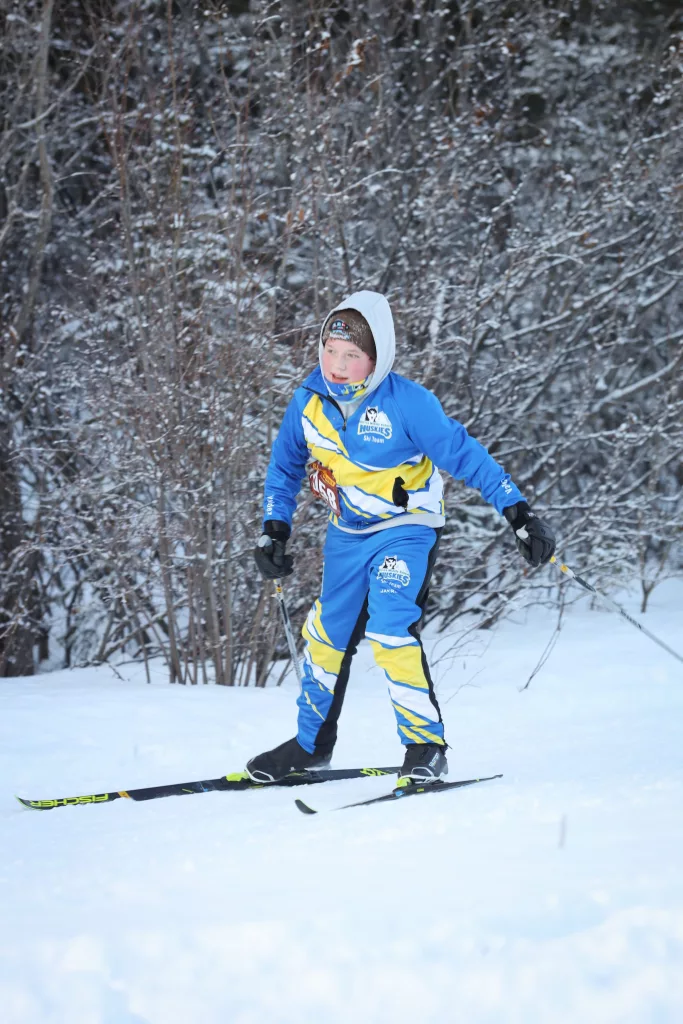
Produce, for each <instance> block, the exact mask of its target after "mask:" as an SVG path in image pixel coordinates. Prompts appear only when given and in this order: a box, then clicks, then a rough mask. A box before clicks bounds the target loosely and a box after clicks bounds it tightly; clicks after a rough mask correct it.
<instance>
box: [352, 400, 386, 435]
mask: <svg viewBox="0 0 683 1024" xmlns="http://www.w3.org/2000/svg"><path fill="white" fill-rule="evenodd" d="M392 429H393V428H392V426H391V420H390V419H389V417H388V416H387V414H386V413H384V412H381V411H380V410H379V409H378V408H377V406H376V405H369V406H368V407H367V409H366V410H365V412H364V413H363V415H362V416H361V418H360V423H359V424H358V433H359V434H369V435H374V436H375V437H386V438H387V439H388V438H390V437H391V434H392Z"/></svg>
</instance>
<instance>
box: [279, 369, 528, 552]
mask: <svg viewBox="0 0 683 1024" xmlns="http://www.w3.org/2000/svg"><path fill="white" fill-rule="evenodd" d="M311 460H313V461H315V462H318V463H320V464H322V465H323V466H324V467H326V469H328V470H330V471H331V473H332V474H333V476H334V479H335V481H336V484H337V490H338V494H339V505H340V509H341V514H340V515H337V514H335V513H334V512H333V511H332V510H330V521H331V522H332V523H333V524H334V525H335V526H338V527H340V528H342V529H346V530H350V531H353V532H356V531H359V532H360V531H367V530H376V529H383V528H386V527H387V526H389V525H391V526H394V525H396V526H398V525H405V524H407V523H409V522H414V523H415V524H416V525H417V524H419V523H423V524H425V525H431V526H442V525H443V523H444V522H445V518H444V504H443V482H442V479H441V475H440V473H439V469H444V470H446V472H448V473H450V475H451V476H453V477H455V478H456V479H458V480H464V482H465V483H466V484H467V485H468V486H469V487H476V488H477V489H478V490H479V491H480V492H481V494H482V497H483V498H484V499H485V500H486V501H488V502H489V503H490V504H491V505H493V506H494V508H496V509H497V511H498V512H502V511H503V509H504V508H506V507H507V506H508V505H514V504H515V503H516V502H517V501H523V500H524V499H523V497H522V495H521V493H520V492H519V490H518V489H517V487H516V486H515V485H514V484H513V483H512V481H511V479H510V477H509V475H508V474H507V473H505V472H504V470H503V469H502V467H501V466H500V465H499V464H498V463H497V462H496V461H495V459H493V458H492V457H491V456H490V455H489V453H488V452H487V450H486V448H484V446H483V445H482V444H480V443H479V441H476V440H475V439H474V438H473V437H470V435H469V434H468V433H467V431H466V430H465V428H464V427H463V425H462V424H461V423H458V421H457V420H453V419H450V418H449V417H448V416H446V414H445V413H444V411H443V409H442V408H441V403H440V402H439V400H438V399H437V398H436V396H435V395H433V394H432V393H431V391H428V390H427V389H426V388H423V387H422V386H421V385H420V384H417V383H415V382H414V381H410V380H407V379H406V378H405V377H401V376H399V375H398V374H396V373H389V374H388V375H387V376H386V377H385V378H384V380H383V381H382V382H381V383H380V384H379V386H378V387H377V388H375V389H374V390H373V391H372V392H371V393H370V394H368V395H366V396H364V398H363V399H362V400H361V402H360V405H359V406H358V407H357V408H356V410H355V411H354V412H353V413H352V414H351V415H350V416H349V417H348V420H345V419H344V416H343V414H342V411H341V408H340V406H339V405H338V404H337V403H336V402H335V401H334V399H333V398H332V397H331V396H330V395H329V394H328V393H327V389H326V386H325V380H324V377H323V375H322V372H321V370H320V369H316V370H314V371H313V373H311V374H310V376H309V377H307V378H306V380H305V381H304V383H303V384H302V385H301V386H300V387H298V388H297V389H296V391H295V392H294V396H293V398H292V400H291V402H290V403H289V406H288V407H287V411H286V412H285V415H284V419H283V421H282V426H281V427H280V432H279V434H278V436H277V439H276V440H275V443H274V445H273V450H272V455H271V459H270V465H269V467H268V474H267V476H266V486H265V500H264V512H265V516H264V521H265V520H267V519H280V520H283V521H284V522H286V523H289V524H290V525H291V522H292V514H293V512H294V509H295V508H296V497H297V494H298V492H299V489H300V487H301V483H302V480H303V478H304V477H305V475H306V466H307V463H309V462H310V461H311ZM397 480H400V484H399V485H398V487H399V488H400V489H398V490H397V489H396V488H397V483H396V482H397ZM406 496H407V500H406ZM397 499H398V500H400V504H396V503H395V502H396V501H397Z"/></svg>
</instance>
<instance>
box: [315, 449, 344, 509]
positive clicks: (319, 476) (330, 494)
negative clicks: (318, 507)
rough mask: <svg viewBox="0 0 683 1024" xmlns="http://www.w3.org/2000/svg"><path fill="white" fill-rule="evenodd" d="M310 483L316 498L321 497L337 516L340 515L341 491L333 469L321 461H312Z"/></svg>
mask: <svg viewBox="0 0 683 1024" xmlns="http://www.w3.org/2000/svg"><path fill="white" fill-rule="evenodd" d="M308 483H309V485H310V488H311V490H312V492H313V494H315V496H316V498H320V500H321V501H324V502H325V504H326V505H327V506H328V507H329V508H331V509H332V511H333V512H334V514H335V515H336V516H340V515H341V505H340V503H339V491H338V490H337V481H336V480H335V479H334V476H333V474H332V471H331V470H329V469H326V467H325V466H323V464H322V463H321V462H312V463H311V466H310V468H309V471H308Z"/></svg>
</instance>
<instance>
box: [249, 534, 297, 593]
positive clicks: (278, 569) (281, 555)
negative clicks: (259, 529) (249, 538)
mask: <svg viewBox="0 0 683 1024" xmlns="http://www.w3.org/2000/svg"><path fill="white" fill-rule="evenodd" d="M290 532H291V531H290V528H289V526H288V524H287V523H283V522H281V521H280V520H279V519H269V520H268V521H267V522H266V523H265V524H264V526H263V535H262V536H261V538H260V540H259V542H258V544H257V545H256V547H255V548H254V559H255V561H256V565H257V566H258V570H259V572H260V573H261V575H262V576H263V578H264V580H279V579H282V577H283V576H291V574H292V573H293V572H294V559H293V558H292V556H291V555H288V554H286V553H285V549H286V545H287V541H288V540H289V534H290Z"/></svg>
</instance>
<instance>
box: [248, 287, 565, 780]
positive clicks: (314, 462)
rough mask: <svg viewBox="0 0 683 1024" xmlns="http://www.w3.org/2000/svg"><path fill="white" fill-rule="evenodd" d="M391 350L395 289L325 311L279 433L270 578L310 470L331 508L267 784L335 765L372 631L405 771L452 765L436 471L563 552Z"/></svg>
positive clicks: (284, 559)
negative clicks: (287, 727) (284, 735)
mask: <svg viewBox="0 0 683 1024" xmlns="http://www.w3.org/2000/svg"><path fill="white" fill-rule="evenodd" d="M394 355H395V338H394V322H393V318H392V315H391V310H390V308H389V303H388V302H387V300H386V298H385V297H384V296H383V295H380V294H379V293H378V292H371V291H360V292H356V293H354V294H353V295H350V296H349V297H348V298H347V299H345V300H344V301H343V302H342V303H341V304H340V305H339V306H337V307H336V308H335V309H333V310H332V312H331V313H330V314H329V316H328V317H327V318H326V320H325V322H324V324H323V327H322V330H321V333H320V346H319V358H320V366H319V368H317V369H315V370H314V371H313V373H311V374H310V376H309V377H307V378H306V380H305V381H304V382H303V384H302V385H301V386H300V387H298V388H297V390H296V391H295V392H294V396H293V398H292V400H291V402H290V403H289V406H288V407H287V410H286V412H285V415H284V419H283V421H282V426H281V428H280V431H279V434H278V436H277V439H276V440H275V443H274V444H273V449H272V455H271V459H270V465H269V467H268V474H267V476H266V485H265V499H264V510H265V515H264V523H263V535H262V537H261V539H260V540H259V543H258V546H257V547H256V550H255V559H256V564H257V566H258V568H259V570H260V572H261V574H262V575H263V576H264V578H265V579H268V580H273V579H279V578H281V577H283V576H288V575H289V574H290V573H291V572H292V571H293V569H292V564H293V559H292V556H291V555H290V554H287V553H286V544H287V541H288V539H289V535H290V532H291V522H292V514H293V512H294V509H295V508H296V497H297V494H298V491H299V488H300V486H301V482H302V480H303V478H304V477H305V475H306V472H308V477H309V483H310V487H311V489H312V491H313V492H314V493H315V494H316V496H317V497H318V498H320V500H322V501H323V502H324V503H325V504H326V505H327V506H328V509H329V526H328V529H327V537H326V540H325V546H324V549H323V558H324V571H323V580H322V588H321V594H320V597H319V598H318V599H317V600H316V602H315V603H314V605H313V607H312V608H311V611H310V613H309V615H308V618H307V620H306V623H305V625H304V627H303V637H304V639H305V641H306V648H305V657H304V667H303V685H302V690H301V694H300V696H299V698H298V701H297V704H298V706H299V715H298V732H297V735H296V737H294V738H293V739H291V740H287V741H286V742H285V743H282V744H281V745H280V746H279V747H276V748H275V749H274V750H269V751H266V752H265V753H263V754H259V755H258V756H257V757H254V758H252V759H251V761H249V762H248V764H247V772H248V773H249V775H250V776H251V778H252V779H254V780H255V781H258V782H275V781H277V780H279V779H281V778H283V777H284V776H285V775H287V774H288V773H289V772H290V771H304V770H307V769H314V768H321V767H324V766H326V765H327V764H329V762H330V758H331V755H332V750H333V747H334V744H335V741H336V739H337V720H338V718H339V713H340V711H341V706H342V701H343V699H344V693H345V691H346V684H347V682H348V678H349V670H350V666H351V659H352V657H353V655H354V654H355V652H356V649H357V646H358V643H359V641H360V640H361V639H362V637H363V635H365V636H366V637H367V638H368V640H369V641H370V644H371V646H372V650H373V654H374V656H375V661H376V662H377V664H378V665H379V666H380V667H381V668H382V669H383V670H384V673H385V675H386V678H387V682H388V686H389V695H390V697H391V702H392V704H393V708H394V712H395V714H396V722H397V726H398V734H399V737H400V739H401V742H402V743H403V744H404V745H405V760H404V762H403V767H402V770H401V775H400V777H399V778H400V779H404V780H409V781H408V784H410V782H411V781H414V782H420V783H425V782H434V781H437V780H438V779H439V778H440V777H441V776H442V775H444V774H446V772H447V771H448V768H447V762H446V757H445V750H446V747H447V745H446V741H445V738H444V728H443V722H442V719H441V712H440V710H439V705H438V704H437V701H436V697H435V694H434V687H433V684H432V680H431V677H430V674H429V668H428V665H427V661H426V658H425V654H424V651H423V649H422V645H421V642H420V636H419V632H418V626H419V622H420V618H421V616H422V612H423V609H424V606H425V603H426V600H427V594H428V587H429V579H430V576H431V574H432V569H433V567H434V561H435V559H436V553H437V548H438V545H439V537H440V534H441V531H442V528H443V525H444V523H445V518H444V502H443V483H442V479H441V476H440V474H439V469H444V470H446V471H447V472H448V473H450V474H451V476H453V477H456V478H457V479H459V480H464V481H465V483H466V484H467V485H468V486H470V487H476V488H477V489H478V490H479V491H480V492H481V494H482V496H483V497H484V498H485V500H486V501H488V502H489V503H490V504H491V505H493V506H494V508H496V510H497V511H498V512H500V513H502V514H503V515H504V516H505V518H506V519H507V521H508V523H509V524H510V526H511V527H512V529H513V530H514V531H515V535H516V543H517V547H518V549H519V551H520V552H521V554H522V555H523V556H524V558H525V559H526V560H527V561H528V562H530V563H531V565H533V566H538V565H540V564H541V563H543V562H547V561H548V560H549V559H550V557H551V556H552V554H553V552H554V550H555V538H554V536H553V531H552V530H551V528H550V527H549V526H548V524H547V523H545V522H544V521H543V520H542V519H540V518H539V517H538V516H536V515H534V513H533V512H532V511H531V509H530V508H529V506H528V504H527V503H526V501H525V500H524V498H523V497H522V495H521V493H520V492H519V490H518V489H517V487H516V486H515V485H514V483H512V481H511V479H510V477H509V476H508V474H507V473H505V472H504V470H503V469H502V468H501V466H499V465H498V463H497V462H496V461H495V460H494V459H493V458H492V457H491V456H490V455H489V454H488V452H487V451H486V449H485V448H484V447H483V446H482V445H481V444H480V443H479V442H478V441H475V440H474V438H472V437H470V436H469V435H468V433H467V431H466V430H465V428H464V427H463V426H462V424H461V423H458V422H457V421H456V420H452V419H449V418H448V417H447V416H446V415H445V413H444V411H443V409H442V408H441V404H440V403H439V401H438V399H437V398H436V396H435V395H433V394H432V393H431V392H430V391H427V390H426V388H423V387H422V386H421V385H420V384H417V383H415V382H414V381H410V380H407V379H406V378H405V377H401V376H399V375H398V374H396V373H392V372H391V367H392V365H393V362H394ZM404 784H405V783H404Z"/></svg>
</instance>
